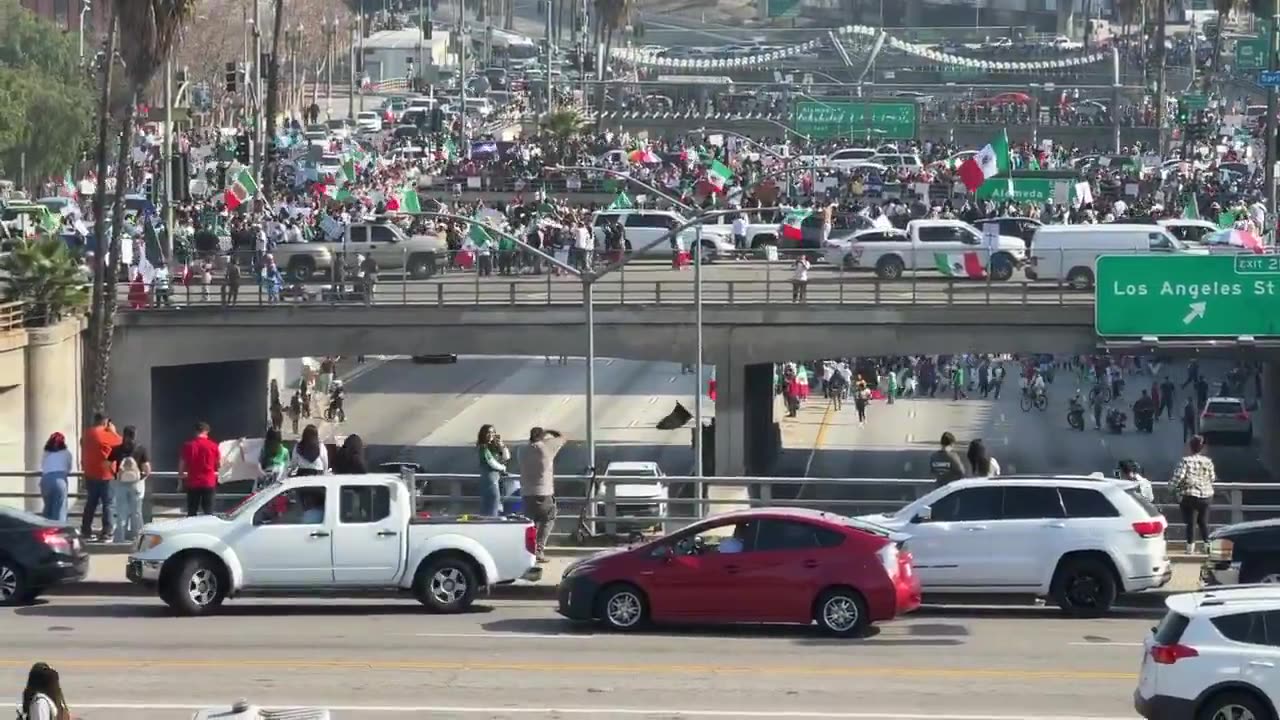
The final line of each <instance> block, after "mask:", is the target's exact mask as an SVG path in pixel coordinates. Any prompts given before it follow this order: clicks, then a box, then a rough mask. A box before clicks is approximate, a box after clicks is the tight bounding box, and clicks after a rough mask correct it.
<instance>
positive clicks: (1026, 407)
mask: <svg viewBox="0 0 1280 720" xmlns="http://www.w3.org/2000/svg"><path fill="white" fill-rule="evenodd" d="M1020 405H1021V407H1022V412H1031V408H1032V407H1034V408H1035V409H1037V410H1039V411H1041V412H1044V411H1045V410H1048V409H1049V397H1048V396H1047V395H1046V394H1045V393H1044V391H1040V392H1036V393H1032V392H1030V391H1027V392H1024V393H1022V400H1021V402H1020Z"/></svg>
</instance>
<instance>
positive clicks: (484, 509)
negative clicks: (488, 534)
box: [476, 424, 511, 517]
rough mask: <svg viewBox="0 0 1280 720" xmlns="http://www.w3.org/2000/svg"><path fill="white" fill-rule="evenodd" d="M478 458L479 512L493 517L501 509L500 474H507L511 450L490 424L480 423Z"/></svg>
mask: <svg viewBox="0 0 1280 720" xmlns="http://www.w3.org/2000/svg"><path fill="white" fill-rule="evenodd" d="M476 450H477V451H478V453H479V459H480V514H481V515H484V516H485V517H495V516H497V515H499V514H500V512H501V510H502V500H501V498H502V476H503V475H505V474H507V461H509V460H510V459H511V451H510V450H508V449H507V446H506V445H505V444H503V442H502V436H501V435H499V434H498V433H497V432H496V431H495V430H494V429H493V426H492V425H488V424H485V425H481V426H480V432H479V434H478V435H477V436H476Z"/></svg>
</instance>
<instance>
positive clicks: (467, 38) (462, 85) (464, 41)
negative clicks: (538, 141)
mask: <svg viewBox="0 0 1280 720" xmlns="http://www.w3.org/2000/svg"><path fill="white" fill-rule="evenodd" d="M1278 1H1280V0H1278ZM466 14H467V0H458V103H459V105H458V107H459V108H461V110H462V112H461V114H460V115H459V116H458V135H459V137H460V138H461V139H462V142H461V143H460V144H459V145H460V146H459V148H458V149H459V150H460V151H461V152H463V153H465V157H468V158H469V157H471V141H470V140H468V139H467V50H468V49H470V48H469V47H468V46H469V45H470V44H471V34H470V33H469V32H467V25H466V20H465V19H464V18H465V17H466Z"/></svg>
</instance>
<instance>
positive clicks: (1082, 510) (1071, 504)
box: [1058, 487, 1120, 518]
mask: <svg viewBox="0 0 1280 720" xmlns="http://www.w3.org/2000/svg"><path fill="white" fill-rule="evenodd" d="M1058 493H1059V494H1060V495H1062V506H1063V507H1064V508H1066V510H1067V517H1073V518H1105V517H1120V511H1119V510H1116V506H1115V505H1112V504H1111V501H1110V500H1108V499H1107V496H1106V495H1103V494H1102V493H1101V492H1098V491H1097V490H1089V489H1087V488H1068V487H1064V488H1058Z"/></svg>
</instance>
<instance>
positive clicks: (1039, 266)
mask: <svg viewBox="0 0 1280 720" xmlns="http://www.w3.org/2000/svg"><path fill="white" fill-rule="evenodd" d="M1148 253H1179V254H1186V255H1203V254H1206V253H1205V251H1204V250H1199V249H1195V248H1190V247H1188V246H1187V245H1186V244H1184V243H1183V242H1181V241H1180V240H1178V239H1177V238H1175V237H1174V236H1173V235H1171V234H1170V233H1169V231H1168V230H1166V229H1165V228H1163V227H1160V226H1159V225H1138V224H1132V225H1130V224H1114V225H1045V226H1043V227H1041V228H1039V229H1038V230H1036V233H1035V235H1033V236H1032V237H1031V261H1030V262H1029V263H1028V264H1027V268H1026V273H1027V277H1028V278H1030V279H1032V280H1056V281H1063V280H1065V281H1066V282H1067V283H1068V284H1070V285H1071V286H1072V287H1075V288H1078V289H1081V290H1085V289H1089V288H1092V287H1093V280H1094V267H1095V266H1096V265H1097V262H1098V257H1099V256H1101V255H1142V254H1148Z"/></svg>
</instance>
